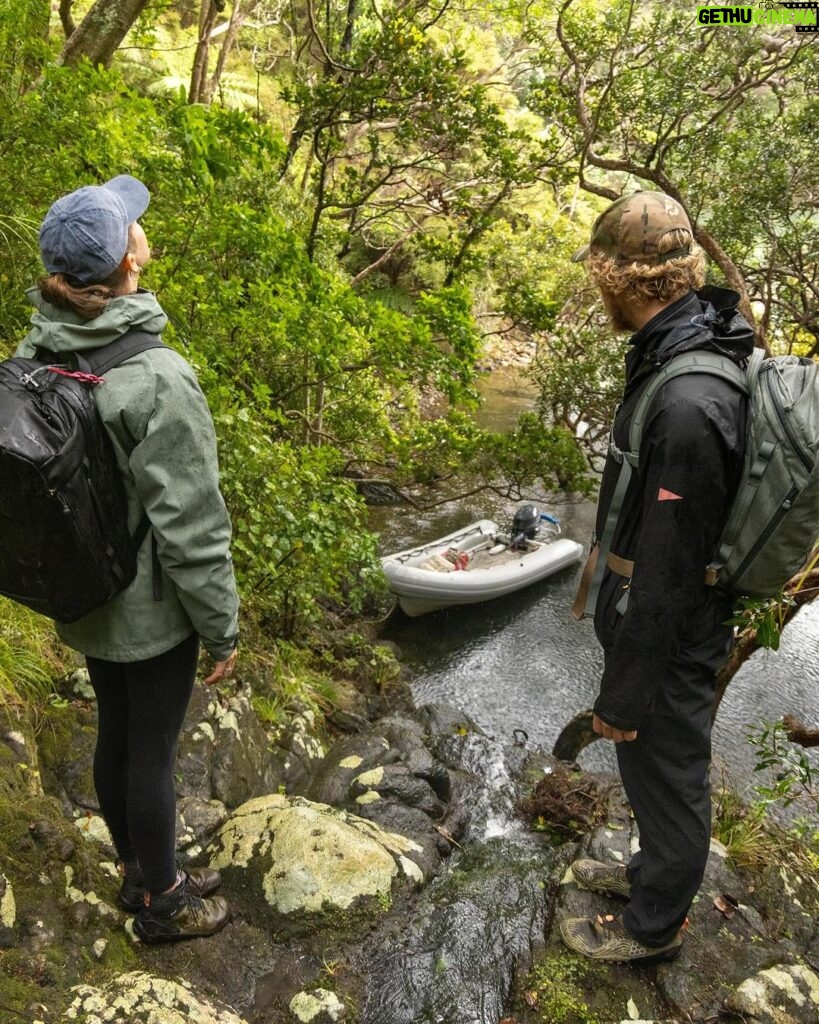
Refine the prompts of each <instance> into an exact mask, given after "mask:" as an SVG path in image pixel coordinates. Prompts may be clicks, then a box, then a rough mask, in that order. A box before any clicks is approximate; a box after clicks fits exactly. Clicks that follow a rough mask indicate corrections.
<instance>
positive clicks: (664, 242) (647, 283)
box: [586, 228, 705, 306]
mask: <svg viewBox="0 0 819 1024" xmlns="http://www.w3.org/2000/svg"><path fill="white" fill-rule="evenodd" d="M689 243H690V244H691V251H690V252H689V253H688V255H686V256H680V257H678V258H676V259H671V260H669V261H668V262H667V263H657V264H647V263H626V264H621V263H618V262H617V261H616V260H614V259H612V258H611V257H610V256H603V255H601V254H600V253H594V252H590V253H589V257H588V259H587V261H586V266H587V268H588V271H589V275H590V276H591V278H592V280H593V281H594V282H595V284H596V285H597V286H598V287H600V288H603V289H604V290H605V291H607V292H609V293H611V294H612V295H618V296H623V297H624V298H627V299H630V300H631V301H633V302H636V303H637V304H638V305H641V306H645V305H647V304H648V303H650V302H665V303H668V302H674V301H675V300H676V299H679V298H681V297H682V296H683V295H685V294H686V293H687V292H689V291H697V289H699V288H702V286H703V284H704V283H705V253H704V252H703V251H702V249H701V248H700V247H699V246H698V245H697V244H696V242H692V241H691V236H690V234H689V233H688V232H687V231H684V230H682V229H680V228H678V229H676V230H675V231H669V232H668V233H667V234H666V235H664V236H663V238H662V239H661V240H660V243H659V244H658V246H657V251H658V253H660V254H662V253H665V252H673V251H674V250H675V249H680V248H683V247H684V246H686V245H688V244H689Z"/></svg>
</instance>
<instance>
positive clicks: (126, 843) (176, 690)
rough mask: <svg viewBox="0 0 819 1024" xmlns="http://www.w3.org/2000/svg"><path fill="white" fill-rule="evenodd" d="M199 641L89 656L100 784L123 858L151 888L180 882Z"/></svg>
mask: <svg viewBox="0 0 819 1024" xmlns="http://www.w3.org/2000/svg"><path fill="white" fill-rule="evenodd" d="M198 651H199V639H198V637H197V636H196V634H195V633H194V634H193V635H191V636H190V637H188V639H187V640H183V641H182V643H181V644H179V645H178V646H177V647H174V648H173V649H172V650H170V651H167V652H166V653H165V654H160V655H158V656H157V657H156V658H148V659H147V660H145V661H133V662H128V663H118V662H113V661H102V660H101V659H99V658H86V662H87V664H88V673H89V675H90V677H91V685H92V686H93V688H94V693H95V694H96V696H97V707H98V710H99V733H98V736H97V748H96V752H95V754H94V786H95V788H96V790H97V797H98V798H99V802H100V810H101V811H102V816H103V818H105V822H106V824H107V825H108V829H109V831H110V832H111V838H112V839H113V841H114V846H115V847H116V851H117V854H118V856H119V857H120V858H121V859H122V860H124V861H134V860H137V861H138V862H139V866H140V868H141V869H142V874H143V876H144V878H145V884H146V887H147V889H148V890H149V891H150V892H152V893H159V892H164V891H165V890H166V889H168V888H170V887H171V886H172V885H173V883H174V880H175V879H176V791H175V788H174V777H173V770H174V761H175V759H176V745H177V742H178V740H179V733H180V731H181V729H182V723H183V721H184V719H185V711H186V710H187V707H188V702H189V701H190V697H191V692H192V691H193V683H194V680H195V678H196V663H197V656H198Z"/></svg>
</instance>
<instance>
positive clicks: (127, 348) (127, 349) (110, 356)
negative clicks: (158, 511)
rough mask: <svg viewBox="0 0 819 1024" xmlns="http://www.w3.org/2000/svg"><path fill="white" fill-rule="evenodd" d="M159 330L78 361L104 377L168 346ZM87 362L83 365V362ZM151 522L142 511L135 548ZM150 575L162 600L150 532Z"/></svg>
mask: <svg viewBox="0 0 819 1024" xmlns="http://www.w3.org/2000/svg"><path fill="white" fill-rule="evenodd" d="M168 347H169V346H168V345H166V344H165V343H164V341H162V339H161V338H160V337H159V335H158V334H151V333H149V332H148V331H139V330H133V331H128V332H127V333H125V334H123V335H122V337H120V338H117V339H116V341H112V342H109V344H107V345H102V346H101V347H100V348H97V349H92V350H90V351H86V352H83V353H78V352H75V353H74V355H75V358H76V359H77V364H78V366H79V367H80V369H81V370H83V371H84V372H85V373H93V374H95V375H96V376H98V377H101V376H102V375H103V374H104V373H107V372H108V370H110V369H112V368H113V367H114V366H119V364H120V363H124V362H125V360H126V359H130V358H131V357H132V356H137V355H139V354H140V352H147V351H148V350H149V349H152V348H168ZM83 364H84V365H83ZM150 529H151V522H150V519H149V518H148V514H147V512H146V513H144V514H143V516H142V518H141V519H140V521H139V523H138V524H137V528H136V530H135V531H134V533H133V535H132V537H131V543H132V544H133V546H134V551H138V550H139V549H140V548H141V547H142V544H143V542H144V540H145V538H146V536H147V535H148V533H149V532H150ZM151 576H152V585H153V597H154V600H155V601H161V600H162V575H161V567H160V564H159V557H158V554H157V544H156V537H155V536H154V535H153V534H151Z"/></svg>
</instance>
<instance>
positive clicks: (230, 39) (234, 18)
mask: <svg viewBox="0 0 819 1024" xmlns="http://www.w3.org/2000/svg"><path fill="white" fill-rule="evenodd" d="M259 2H260V0H250V2H249V3H248V5H247V10H244V11H243V10H242V9H241V6H242V0H236V2H235V3H234V4H233V11H232V13H231V15H230V24H229V25H228V29H227V32H225V38H224V40H223V42H222V47H221V49H220V50H219V57H218V59H217V61H216V69H215V70H214V72H213V74H212V75H211V78H210V81H209V82H208V85H207V91H206V93H205V96H204V97H203V99H204V102H205V103H210V101H211V100H212V99H213V94H214V93H215V92H216V90H217V89H218V88H219V82H220V81H221V80H222V73H223V72H224V70H225V66H226V64H227V59H228V56H229V55H230V51H231V50H232V49H233V44H234V43H235V42H236V39H237V37H238V35H239V30H240V29H241V27H242V25H243V24H244V23H245V19H246V18H247V17H248V16H249V15H251V14H252V13H253V12H254V11H255V10H256V8H257V7H258V6H259Z"/></svg>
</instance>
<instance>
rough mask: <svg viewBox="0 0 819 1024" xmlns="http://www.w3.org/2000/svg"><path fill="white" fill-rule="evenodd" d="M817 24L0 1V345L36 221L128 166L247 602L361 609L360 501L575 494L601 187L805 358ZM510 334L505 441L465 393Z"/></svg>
mask: <svg viewBox="0 0 819 1024" xmlns="http://www.w3.org/2000/svg"><path fill="white" fill-rule="evenodd" d="M816 38H817V37H816V36H815V35H812V34H810V33H801V32H797V31H796V29H795V27H794V26H793V25H771V24H767V23H766V24H752V25H724V24H719V25H716V24H714V25H711V24H709V25H702V24H700V23H698V21H697V17H696V5H695V4H693V3H689V2H682V0H665V2H662V3H660V2H653V0H641V2H637V0H606V2H598V0H532V2H526V3H523V2H518V0H485V2H481V3H468V2H449V0H434V2H432V0H394V2H383V0H326V2H325V3H324V4H321V5H319V4H316V3H315V2H314V0H306V2H301V0H299V2H284V0H235V2H234V3H231V2H230V0H227V2H225V0H218V2H214V0H203V2H202V3H201V4H197V3H193V2H192V0H162V2H160V0H147V2H146V0H96V2H95V3H93V4H92V3H82V2H79V0H61V2H60V4H59V7H58V9H56V10H54V11H52V9H51V5H50V3H48V2H47V0H0V101H1V102H2V114H1V115H0V145H2V151H3V154H4V160H3V169H2V173H0V247H2V263H1V264H0V279H1V281H2V288H1V289H0V331H1V332H2V335H1V336H2V342H3V349H4V353H3V354H6V355H7V354H10V352H11V351H12V350H13V348H14V347H15V345H16V343H17V341H18V340H19V339H20V337H21V336H22V334H23V333H24V332H25V330H26V323H27V319H28V316H29V314H30V308H29V306H28V304H27V301H26V298H25V290H26V288H27V287H29V286H31V285H32V284H33V283H34V282H35V281H36V279H37V277H38V276H39V275H40V274H41V273H42V268H41V266H40V263H39V257H38V251H37V244H36V232H37V227H38V225H39V223H40V220H41V219H42V216H43V214H44V213H45V210H46V209H47V208H48V206H49V205H50V203H51V202H52V201H53V200H54V199H55V198H56V197H57V196H58V195H60V194H63V193H65V192H67V191H70V190H71V189H74V188H77V187H79V186H81V185H84V184H90V183H94V182H102V181H105V180H107V179H108V178H110V177H113V176H114V175H116V174H120V173H123V172H127V173H131V174H134V175H136V176H138V177H139V178H141V179H142V180H143V181H144V182H145V183H146V184H147V185H148V187H149V189H150V191H151V194H152V202H151V206H150V209H149V211H148V214H147V215H146V217H145V220H144V224H145V228H146V231H147V233H148V238H149V240H150V242H151V244H152V246H153V247H154V248H153V257H154V258H153V261H152V262H151V264H150V265H149V267H148V269H147V271H146V275H145V277H146V280H147V285H148V287H150V288H152V289H154V290H156V291H157V293H158V294H159V297H160V300H161V302H162V304H163V307H164V308H165V309H166V311H167V312H168V314H169V316H170V321H171V323H170V327H169V330H168V332H167V340H168V341H169V343H171V344H172V345H174V346H176V347H178V348H179V349H180V351H182V352H184V354H185V355H186V357H187V358H188V359H189V360H190V361H191V362H192V363H193V364H194V366H195V367H196V369H197V372H198V374H199V376H200V380H201V381H202V384H203V387H204V389H205V391H206V394H207V396H208V400H209V402H210V405H211V408H212V410H213V413H214V418H215V420H216V424H217V429H218V433H219V442H220V458H221V464H222V471H223V478H224V486H225V492H226V497H227V499H228V502H229V505H230V509H231V513H232V517H233V521H234V527H235V533H236V538H235V547H236V564H237V569H238V572H239V577H240V583H241V587H242V590H243V594H244V597H245V601H246V604H247V606H248V607H250V608H251V609H252V610H253V613H254V615H256V616H258V619H259V621H260V622H262V623H263V624H264V625H265V626H268V627H269V628H270V629H272V630H274V631H276V632H277V633H278V634H280V635H288V636H291V635H295V634H296V633H298V632H299V631H301V630H304V629H306V628H309V627H310V626H311V625H312V624H313V623H315V621H317V619H318V618H320V617H322V616H324V615H326V614H327V613H328V611H330V610H331V611H332V613H333V614H334V615H336V616H341V617H342V618H343V617H344V615H346V614H348V613H352V614H357V613H360V611H361V610H362V608H363V607H364V606H365V604H366V602H367V601H369V600H370V599H371V596H372V594H373V592H375V591H377V589H378V585H379V583H378V581H379V579H380V572H379V568H378V563H377V559H376V558H375V550H376V548H375V539H374V538H373V536H372V535H371V534H370V533H369V532H368V531H367V530H366V509H365V504H364V498H363V496H362V495H363V489H364V488H365V485H366V482H367V481H373V480H377V481H379V482H380V483H382V484H386V485H388V486H389V487H391V488H393V489H394V490H395V492H396V493H397V494H407V493H408V491H411V492H412V494H414V495H415V497H416V499H418V496H419V495H420V494H421V493H422V492H423V488H425V487H428V486H429V485H430V484H432V483H435V484H436V485H437V486H439V487H440V486H441V483H442V482H443V481H447V480H450V479H452V478H453V477H455V476H456V475H463V474H464V473H468V474H470V475H471V477H472V478H473V479H477V480H478V481H479V483H480V484H481V485H486V486H494V487H501V488H504V489H505V491H506V493H508V494H510V495H511V496H518V495H520V494H523V493H529V492H530V491H534V492H536V493H542V494H545V493H553V492H556V491H564V492H572V493H586V494H589V493H591V491H592V489H593V480H592V477H591V476H590V474H589V460H590V459H591V458H592V454H593V450H594V448H595V445H597V444H599V441H600V438H601V436H602V434H603V432H604V430H605V426H606V424H607V421H608V419H609V418H610V415H611V410H612V407H613V402H614V399H615V396H616V393H617V389H618V384H619V381H620V374H621V363H622V344H621V342H620V341H618V340H617V339H615V338H614V337H612V336H611V334H610V333H609V332H608V331H607V330H606V328H605V326H604V323H603V321H602V319H601V314H600V310H599V309H598V308H597V306H596V305H595V303H594V301H593V295H592V293H591V290H590V289H589V287H588V284H587V282H586V279H585V276H584V273H583V271H582V270H580V269H578V267H577V266H576V265H573V264H571V263H570V262H569V259H568V257H569V255H570V253H571V252H572V251H573V249H574V248H576V247H577V246H578V245H580V244H582V243H583V242H584V241H586V240H587V238H588V232H589V227H590V224H591V223H592V221H593V219H594V217H595V216H596V214H597V212H599V210H600V209H602V208H603V207H604V206H605V205H606V203H607V202H608V201H609V200H611V199H613V198H616V197H617V196H618V195H621V194H623V193H625V192H630V191H633V190H635V189H637V188H649V189H658V190H662V191H665V192H667V193H669V194H671V195H672V196H674V197H675V198H676V199H678V200H679V201H680V202H681V203H682V204H683V206H684V207H685V208H686V210H687V211H688V213H689V215H690V217H691V220H692V222H693V223H694V225H695V231H696V236H697V239H698V241H699V242H700V244H701V245H702V247H703V248H704V249H705V251H706V253H707V254H708V256H709V257H710V261H711V262H710V271H709V273H710V274H711V278H712V280H713V282H715V283H723V284H727V285H728V286H730V287H732V288H734V289H735V290H736V291H737V292H738V293H739V296H740V299H741V302H742V307H743V309H744V311H745V312H746V315H748V316H749V318H750V319H751V320H752V321H753V323H754V325H755V329H756V331H757V338H758V343H759V344H762V345H767V346H768V347H769V348H771V349H775V350H777V351H790V352H797V353H799V354H803V355H809V356H812V357H816V356H817V355H818V354H819V192H818V191H817V189H818V188H819V186H817V182H816V177H815V168H816V166H817V164H819V130H818V129H819V88H817V86H819V64H818V63H817V59H816V53H817V50H816V43H815V40H816ZM521 339H523V340H525V341H526V342H527V343H529V344H530V345H531V346H532V348H533V349H534V350H535V351H536V358H535V361H534V363H533V368H532V375H533V378H534V380H535V381H536V383H537V385H538V389H539V401H538V408H537V416H535V415H533V414H529V415H528V416H527V417H524V418H523V419H522V421H521V423H520V425H519V427H518V429H517V430H516V431H514V432H513V433H512V434H511V435H510V436H507V437H501V436H498V435H494V434H491V433H488V432H486V431H485V430H481V429H479V428H478V427H477V426H476V424H475V421H474V418H473V416H472V415H471V410H472V409H473V408H474V405H475V402H476V400H477V399H476V383H477V381H478V379H479V376H480V373H481V370H482V368H483V367H484V366H485V365H486V362H487V351H494V352H499V351H500V352H502V351H503V349H504V347H505V346H507V345H510V344H512V343H513V342H516V341H518V340H521ZM592 461H593V460H592ZM421 500H423V499H421Z"/></svg>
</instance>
